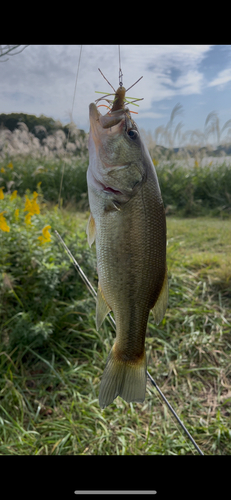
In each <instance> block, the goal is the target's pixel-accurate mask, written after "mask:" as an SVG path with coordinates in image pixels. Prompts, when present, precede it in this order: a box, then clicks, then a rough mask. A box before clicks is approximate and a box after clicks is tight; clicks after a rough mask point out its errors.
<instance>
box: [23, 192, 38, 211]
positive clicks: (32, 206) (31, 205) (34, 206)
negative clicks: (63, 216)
mask: <svg viewBox="0 0 231 500" xmlns="http://www.w3.org/2000/svg"><path fill="white" fill-rule="evenodd" d="M37 196H38V193H36V192H34V194H33V199H32V201H30V200H29V198H28V196H27V195H26V201H25V208H24V212H29V214H30V215H34V214H40V208H39V205H38V203H37V201H36V198H37Z"/></svg>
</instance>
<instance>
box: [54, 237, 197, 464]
mask: <svg viewBox="0 0 231 500" xmlns="http://www.w3.org/2000/svg"><path fill="white" fill-rule="evenodd" d="M55 234H56V236H57V238H58V239H59V241H60V243H61V244H62V246H63V248H64V249H65V250H66V252H67V254H68V256H69V257H70V260H71V261H72V263H73V265H74V267H75V269H76V271H77V272H78V273H79V275H80V277H81V278H82V280H83V282H84V283H85V285H86V287H87V289H88V290H89V292H90V293H91V295H92V296H93V297H94V298H95V300H96V298H97V292H96V291H95V289H94V287H93V286H92V284H91V283H90V281H89V279H88V278H87V276H86V274H85V273H84V272H83V270H82V269H81V267H80V265H79V264H78V262H77V261H76V259H75V258H74V256H73V255H72V253H71V251H70V250H69V248H68V247H67V245H66V243H65V242H64V241H63V239H62V237H61V236H60V234H59V233H58V231H56V229H55ZM106 319H107V320H108V321H109V323H110V325H111V326H112V328H113V329H114V330H115V331H116V323H115V320H114V318H113V317H112V316H111V314H110V313H108V315H107V316H106ZM147 376H148V378H149V380H150V382H151V384H152V385H153V387H155V389H156V390H157V391H158V393H159V395H160V396H161V398H162V399H163V401H164V402H165V403H166V405H167V406H168V408H169V410H170V411H171V413H172V414H173V416H174V417H175V418H176V420H177V422H178V423H179V424H180V426H181V427H182V429H183V430H184V432H185V433H186V434H187V436H188V438H189V439H190V441H191V442H192V443H193V445H194V447H195V448H196V450H197V451H198V453H199V454H200V455H204V453H203V452H202V451H201V449H200V448H199V446H198V445H197V443H196V442H195V440H194V439H193V437H192V436H191V434H190V432H189V431H188V430H187V429H186V427H185V425H184V424H183V422H182V421H181V419H180V418H179V417H178V415H177V413H176V412H175V410H174V409H173V408H172V406H171V405H170V403H169V402H168V400H167V398H166V397H165V395H164V394H163V392H162V391H161V389H160V388H159V387H158V385H157V383H156V382H155V380H154V379H153V378H152V376H151V375H150V373H149V372H148V371H147Z"/></svg>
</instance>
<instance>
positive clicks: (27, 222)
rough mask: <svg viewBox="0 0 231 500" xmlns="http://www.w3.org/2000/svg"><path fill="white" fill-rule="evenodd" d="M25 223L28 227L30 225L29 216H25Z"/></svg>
mask: <svg viewBox="0 0 231 500" xmlns="http://www.w3.org/2000/svg"><path fill="white" fill-rule="evenodd" d="M25 223H26V224H28V225H30V224H31V214H26V216H25Z"/></svg>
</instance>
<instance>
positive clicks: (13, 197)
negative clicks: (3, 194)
mask: <svg viewBox="0 0 231 500" xmlns="http://www.w3.org/2000/svg"><path fill="white" fill-rule="evenodd" d="M17 192H18V191H17V189H15V191H13V193H12V194H11V197H10V200H14V199H15V198H17Z"/></svg>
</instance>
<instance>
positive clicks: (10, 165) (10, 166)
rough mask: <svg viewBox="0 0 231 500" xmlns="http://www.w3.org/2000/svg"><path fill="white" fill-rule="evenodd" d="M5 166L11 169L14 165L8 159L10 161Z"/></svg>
mask: <svg viewBox="0 0 231 500" xmlns="http://www.w3.org/2000/svg"><path fill="white" fill-rule="evenodd" d="M7 167H8V168H11V169H12V170H13V168H14V167H13V163H12V161H10V163H8V165H7Z"/></svg>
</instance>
